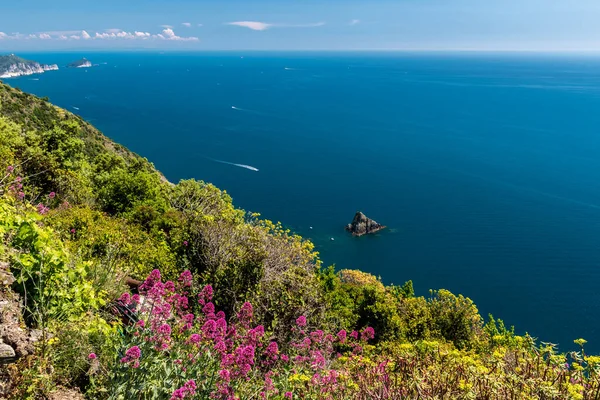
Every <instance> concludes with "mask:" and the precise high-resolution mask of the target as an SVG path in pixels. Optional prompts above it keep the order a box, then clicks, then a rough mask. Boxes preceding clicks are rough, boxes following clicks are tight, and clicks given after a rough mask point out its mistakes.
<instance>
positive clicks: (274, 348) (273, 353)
mask: <svg viewBox="0 0 600 400" xmlns="http://www.w3.org/2000/svg"><path fill="white" fill-rule="evenodd" d="M265 354H266V356H267V357H268V358H272V359H273V360H276V359H277V355H278V354H279V346H278V345H277V342H271V343H269V345H268V346H267V348H266V350H265Z"/></svg>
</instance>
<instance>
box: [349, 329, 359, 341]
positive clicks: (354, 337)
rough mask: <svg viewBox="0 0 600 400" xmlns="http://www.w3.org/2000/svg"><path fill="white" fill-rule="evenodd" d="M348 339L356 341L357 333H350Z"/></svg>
mask: <svg viewBox="0 0 600 400" xmlns="http://www.w3.org/2000/svg"><path fill="white" fill-rule="evenodd" d="M350 337H351V338H352V339H355V340H356V339H358V332H356V331H352V333H351V334H350Z"/></svg>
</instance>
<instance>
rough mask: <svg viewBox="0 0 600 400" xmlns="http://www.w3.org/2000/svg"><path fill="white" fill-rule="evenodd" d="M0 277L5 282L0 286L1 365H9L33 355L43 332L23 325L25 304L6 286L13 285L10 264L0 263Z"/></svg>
mask: <svg viewBox="0 0 600 400" xmlns="http://www.w3.org/2000/svg"><path fill="white" fill-rule="evenodd" d="M0 277H2V280H3V282H2V283H3V285H0V364H7V363H10V362H13V361H15V360H16V359H17V358H19V357H24V356H27V355H29V354H33V351H34V343H35V342H36V341H39V339H40V336H41V331H39V330H35V329H34V330H32V331H29V330H28V329H27V328H25V327H24V325H23V324H22V315H23V314H22V313H23V304H22V301H21V299H20V297H19V295H18V294H17V293H15V292H13V291H12V290H10V287H8V286H5V285H6V283H7V282H9V283H12V282H13V281H14V277H13V276H12V274H11V273H10V270H9V268H8V264H6V263H3V262H0Z"/></svg>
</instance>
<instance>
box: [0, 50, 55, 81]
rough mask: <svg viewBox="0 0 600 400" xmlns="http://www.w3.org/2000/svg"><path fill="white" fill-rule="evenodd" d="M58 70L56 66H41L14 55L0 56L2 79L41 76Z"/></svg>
mask: <svg viewBox="0 0 600 400" xmlns="http://www.w3.org/2000/svg"><path fill="white" fill-rule="evenodd" d="M57 69H58V65H56V64H40V63H39V62H37V61H31V60H26V59H24V58H21V57H18V56H15V55H14V54H10V55H6V56H0V78H15V77H17V76H23V75H33V74H41V73H44V72H46V71H54V70H57Z"/></svg>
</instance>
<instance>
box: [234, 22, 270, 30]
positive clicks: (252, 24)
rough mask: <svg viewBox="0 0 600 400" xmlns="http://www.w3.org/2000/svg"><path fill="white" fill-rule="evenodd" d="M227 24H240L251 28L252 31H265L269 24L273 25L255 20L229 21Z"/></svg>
mask: <svg viewBox="0 0 600 400" xmlns="http://www.w3.org/2000/svg"><path fill="white" fill-rule="evenodd" d="M227 25H235V26H241V27H243V28H249V29H252V30H253V31H266V30H267V29H269V28H270V27H271V26H273V25H272V24H267V23H264V22H257V21H237V22H229V23H228V24H227Z"/></svg>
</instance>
